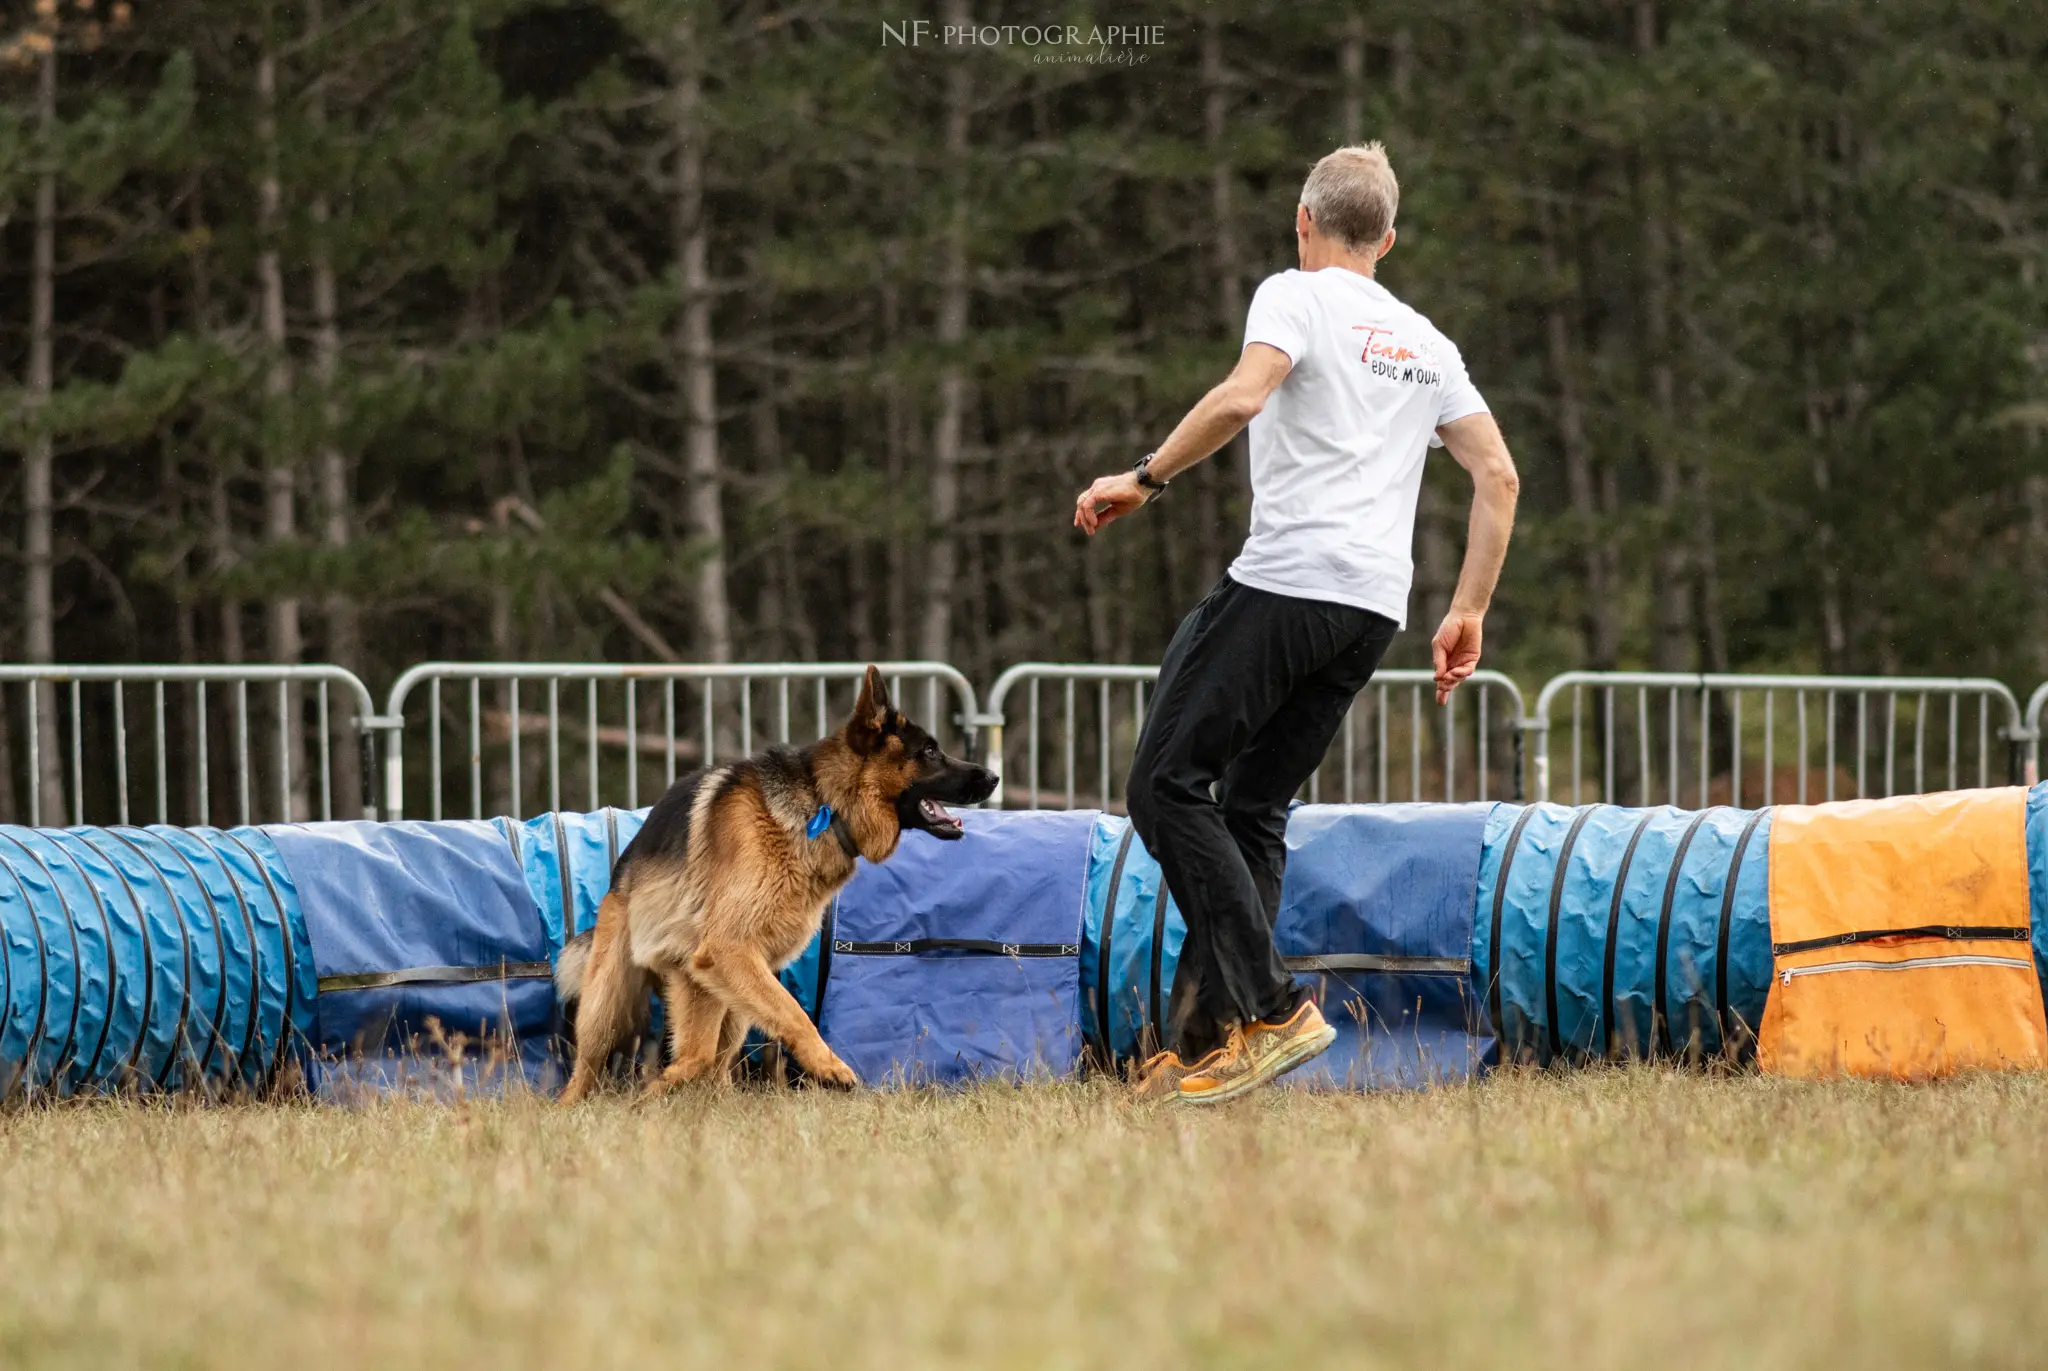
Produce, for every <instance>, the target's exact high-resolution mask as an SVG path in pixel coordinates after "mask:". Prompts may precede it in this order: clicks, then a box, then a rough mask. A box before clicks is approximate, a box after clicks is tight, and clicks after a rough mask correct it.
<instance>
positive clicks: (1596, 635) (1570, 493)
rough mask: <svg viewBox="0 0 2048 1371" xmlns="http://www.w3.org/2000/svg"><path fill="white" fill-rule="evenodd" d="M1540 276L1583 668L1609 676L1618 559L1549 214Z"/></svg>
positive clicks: (1616, 644) (1615, 635)
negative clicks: (1579, 581) (1581, 609)
mask: <svg viewBox="0 0 2048 1371" xmlns="http://www.w3.org/2000/svg"><path fill="white" fill-rule="evenodd" d="M1543 272H1544V275H1545V276H1546V277H1547V278H1549V281H1550V283H1551V296H1550V301H1549V303H1548V304H1547V305H1546V306H1545V307H1544V314H1543V342H1544V349H1545V352H1546V354H1547V356H1548V359H1549V362H1550V372H1551V379H1552V383H1553V384H1554V385H1555V386H1556V387H1557V395H1556V401H1555V410H1556V415H1557V440H1558V447H1559V450H1560V451H1561V452H1562V453H1563V456H1564V477H1565V492H1566V497H1567V498H1568V499H1569V500H1570V502H1571V511H1572V523H1573V524H1575V525H1576V526H1577V528H1576V532H1577V540H1576V541H1577V542H1578V544H1579V548H1580V556H1581V558H1582V561H1583V565H1584V568H1585V578H1586V602H1585V605H1586V607H1585V613H1584V614H1583V615H1582V616H1581V632H1582V633H1583V634H1584V635H1585V642H1586V662H1587V665H1588V666H1589V667H1591V668H1592V669H1593V670H1595V671H1607V670H1612V669H1613V667H1614V664H1615V661H1616V659H1617V658H1618V657H1619V655H1620V651H1621V626H1620V624H1621V621H1620V616H1619V614H1618V612H1617V607H1616V605H1615V563H1616V557H1615V551H1614V546H1613V542H1612V540H1611V539H1610V538H1609V537H1608V535H1607V534H1606V533H1605V532H1604V531H1603V528H1602V521H1601V517H1600V500H1599V495H1598V492H1597V489H1596V487H1595V485H1594V475H1593V452H1592V447H1591V445H1590V444H1589V443H1588V441H1587V438H1586V415H1585V410H1584V408H1583V406H1582V405H1581V403H1580V400H1579V388H1578V380H1577V376H1576V371H1575V368H1574V366H1573V362H1572V351H1571V340H1570V331H1569V326H1568V324H1567V321H1566V319H1565V309H1564V292H1565V286H1564V277H1563V272H1562V268H1561V267H1560V265H1559V263H1558V256H1557V243H1556V232H1555V228H1554V226H1553V225H1552V224H1551V223H1550V217H1549V216H1548V215H1547V214H1546V216H1545V222H1544V233H1543Z"/></svg>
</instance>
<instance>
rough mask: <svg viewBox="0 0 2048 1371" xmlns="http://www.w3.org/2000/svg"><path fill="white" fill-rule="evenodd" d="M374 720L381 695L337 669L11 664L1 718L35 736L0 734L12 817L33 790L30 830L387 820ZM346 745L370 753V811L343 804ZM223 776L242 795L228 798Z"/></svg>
mask: <svg viewBox="0 0 2048 1371" xmlns="http://www.w3.org/2000/svg"><path fill="white" fill-rule="evenodd" d="M131 686H132V687H138V688H143V689H144V691H145V693H144V694H143V695H142V696H141V698H140V700H138V701H136V706H137V709H136V711H135V712H139V713H140V714H142V715H143V716H144V717H145V718H146V720H147V726H148V731H147V733H146V735H145V737H146V742H145V743H143V745H142V746H141V747H137V746H135V745H133V744H132V743H131V740H130V737H129V734H130V714H131V710H130V697H129V688H130V687H131ZM209 686H218V687H222V689H219V690H215V691H212V692H209V691H208V687H209ZM89 687H90V689H88V688H89ZM251 687H256V688H258V694H257V696H256V699H255V701H254V704H253V706H252V701H251ZM265 687H270V688H271V689H265ZM172 692H175V694H173V693H172ZM95 695H100V696H101V699H99V700H95V699H94V698H93V697H94V696H95ZM336 696H339V700H338V701H337V700H336V699H335V697H336ZM95 706H102V707H101V708H96V707H95ZM375 712H376V711H375V706H374V705H373V704H372V702H371V699H370V692H369V689H368V688H367V687H366V686H364V685H363V683H362V682H361V681H360V680H358V679H357V678H356V677H355V676H354V675H353V674H351V673H350V672H348V671H345V670H343V669H342V668H341V667H338V666H228V665H212V666H126V665H89V666H87V665H78V666H60V665H34V664H29V665H24V664H18V663H17V664H11V665H0V719H4V720H5V721H7V723H8V724H12V723H13V722H14V721H17V720H18V721H20V722H21V723H22V724H24V725H25V726H26V727H25V729H24V730H23V732H22V733H21V734H20V735H19V738H18V740H17V737H16V735H15V734H14V730H13V729H12V728H11V727H5V726H0V749H4V751H5V756H4V758H0V787H4V794H5V800H6V808H7V809H8V811H9V812H10V817H11V814H12V812H13V811H14V808H15V802H16V796H17V791H16V788H15V783H16V780H17V778H20V779H21V780H22V782H23V784H22V785H21V787H20V791H19V794H20V796H21V798H22V800H24V801H25V803H23V804H22V805H21V809H20V812H21V813H22V814H23V815H24V816H25V817H26V819H27V820H28V822H29V823H30V824H42V823H44V822H46V821H47V822H52V823H63V822H64V821H65V820H66V818H67V817H68V819H69V821H70V822H71V823H73V824H83V823H85V822H87V821H88V819H89V818H90V819H92V820H94V821H102V822H105V821H110V822H113V823H120V824H125V823H128V822H129V821H130V819H131V818H132V817H135V815H136V813H137V812H138V811H142V812H143V813H144V814H145V815H146V817H148V818H150V819H153V820H154V821H155V822H157V823H170V822H173V821H174V820H175V821H177V822H181V823H186V824H212V823H241V824H247V823H253V822H261V821H269V820H283V821H286V822H290V821H293V820H298V819H332V818H354V817H356V814H357V813H358V812H360V813H361V814H362V815H363V816H364V817H367V818H372V819H374V818H376V817H377V805H376V797H375V794H374V792H373V790H372V788H371V782H372V778H373V777H374V776H375V774H376V763H375V754H374V742H373V740H372V738H371V735H370V731H369V726H370V724H371V723H372V722H373V716H374V714H375ZM259 713H260V714H263V715H266V716H267V717H265V718H262V719H260V720H259V719H256V718H255V715H257V714H259ZM252 722H253V727H252ZM337 739H338V740H340V742H341V745H342V746H349V745H350V744H353V745H354V746H355V747H357V748H359V749H360V753H359V756H360V759H361V761H360V770H359V774H360V776H361V778H362V785H363V788H362V794H361V796H360V799H359V802H356V803H351V801H350V799H349V797H340V799H341V804H340V806H339V808H337V804H336V801H337V796H336V794H335V787H336V773H337V771H338V770H339V769H340V768H338V767H337V765H336V763H337V757H336V754H335V746H336V741H337ZM88 743H91V744H92V746H90V747H88V746H87V744H88ZM137 752H143V753H146V754H147V758H148V760H147V764H143V763H142V762H140V761H139V760H138V759H137V758H136V757H135V755H134V754H136V753H137ZM88 756H90V759H91V760H90V761H88ZM131 763H133V764H132V765H131ZM223 771H224V772H226V773H227V776H228V777H229V778H230V780H231V787H221V788H219V791H218V792H217V789H216V786H215V784H214V780H215V777H216V776H217V775H219V774H220V773H222V772H223ZM265 772H267V773H268V778H267V780H266V779H265V778H264V776H263V774H262V773H265ZM174 773H175V777H174ZM67 811H68V814H67Z"/></svg>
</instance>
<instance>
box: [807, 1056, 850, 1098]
mask: <svg viewBox="0 0 2048 1371" xmlns="http://www.w3.org/2000/svg"><path fill="white" fill-rule="evenodd" d="M810 1075H811V1079H812V1080H814V1081H816V1082H817V1083H818V1084H819V1085H822V1086H825V1087H826V1088H828V1089H831V1090H855V1089H858V1088H859V1086H860V1077H858V1076H856V1075H854V1074H853V1068H852V1067H850V1066H848V1065H847V1064H846V1063H845V1062H842V1061H840V1060H839V1058H838V1056H837V1055H834V1056H830V1057H827V1058H826V1059H825V1060H824V1061H822V1062H819V1063H818V1064H817V1066H815V1067H813V1068H811V1069H810Z"/></svg>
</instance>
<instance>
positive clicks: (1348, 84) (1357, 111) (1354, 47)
mask: <svg viewBox="0 0 2048 1371" xmlns="http://www.w3.org/2000/svg"><path fill="white" fill-rule="evenodd" d="M1337 70H1338V72H1339V73H1341V75H1342V89H1341V105H1340V108H1339V113H1338V136H1339V137H1341V138H1342V139H1343V140H1344V141H1345V142H1346V143H1362V142H1364V141H1365V16H1364V15H1361V14H1350V15H1346V16H1345V19H1344V23H1343V24H1342V25H1341V26H1340V27H1339V29H1338V38H1337Z"/></svg>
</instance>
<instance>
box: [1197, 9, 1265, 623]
mask: <svg viewBox="0 0 2048 1371" xmlns="http://www.w3.org/2000/svg"><path fill="white" fill-rule="evenodd" d="M1229 114H1230V73H1229V71H1228V70H1227V69H1226V68H1225V67H1224V65H1223V23H1222V21H1221V20H1220V19H1219V18H1217V17H1216V16H1215V15H1214V14H1213V13H1212V14H1211V15H1210V16H1209V17H1208V19H1207V20H1206V21H1205V22H1204V23H1203V26H1202V141H1203V145H1204V146H1205V147H1206V148H1207V149H1208V153H1209V218H1210V229H1211V232H1212V234H1213V235H1214V236H1213V237H1212V239H1211V242H1210V271H1211V273H1212V275H1213V277H1214V285H1215V298H1216V320H1217V324H1218V325H1219V326H1220V327H1221V329H1222V332H1223V337H1224V338H1225V339H1226V340H1232V339H1236V338H1238V337H1241V336H1242V335H1243V332H1244V309H1245V301H1244V258H1243V254H1242V252H1241V251H1240V246H1239V243H1238V237H1237V169H1236V168H1235V167H1234V166H1232V165H1231V162H1230V158H1229V155H1228V152H1227V150H1226V149H1225V147H1224V138H1225V136H1226V135H1227V134H1228V132H1229ZM1249 442H1250V440H1249V437H1248V436H1247V435H1246V434H1243V433H1240V434H1238V435H1237V436H1236V437H1235V438H1232V439H1231V440H1230V441H1229V442H1228V443H1225V444H1224V445H1223V447H1222V449H1221V450H1220V451H1218V452H1217V453H1216V455H1215V456H1213V457H1211V458H1210V459H1209V460H1208V461H1207V462H1205V463H1204V464H1203V465H1202V466H1200V467H1198V468H1196V471H1195V475H1196V476H1197V478H1198V480H1197V482H1196V485H1195V517H1196V519H1197V520H1198V521H1199V523H1200V525H1201V528H1200V532H1199V536H1198V537H1197V539H1196V547H1197V549H1198V551H1197V553H1196V556H1197V557H1198V558H1199V561H1198V563H1197V565H1198V566H1199V568H1200V574H1201V578H1202V585H1203V587H1204V588H1205V589H1206V588H1207V587H1208V586H1211V585H1214V584H1215V583H1216V581H1217V580H1218V578H1220V577H1221V576H1222V575H1223V566H1224V561H1225V559H1226V558H1227V557H1228V556H1229V554H1230V552H1231V551H1232V548H1231V546H1230V545H1231V543H1232V542H1233V541H1234V540H1233V536H1232V535H1233V534H1235V533H1236V532H1237V531H1238V530H1237V528H1236V521H1235V520H1234V519H1233V518H1232V517H1231V515H1232V514H1233V513H1234V511H1233V510H1232V508H1231V506H1232V505H1233V504H1235V503H1238V502H1236V501H1232V500H1230V499H1229V496H1228V492H1229V491H1230V489H1231V487H1232V486H1233V484H1241V485H1242V487H1243V500H1242V503H1243V505H1244V506H1245V507H1246V508H1249V507H1250V504H1251V494H1250V492H1251V462H1250V460H1249Z"/></svg>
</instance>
